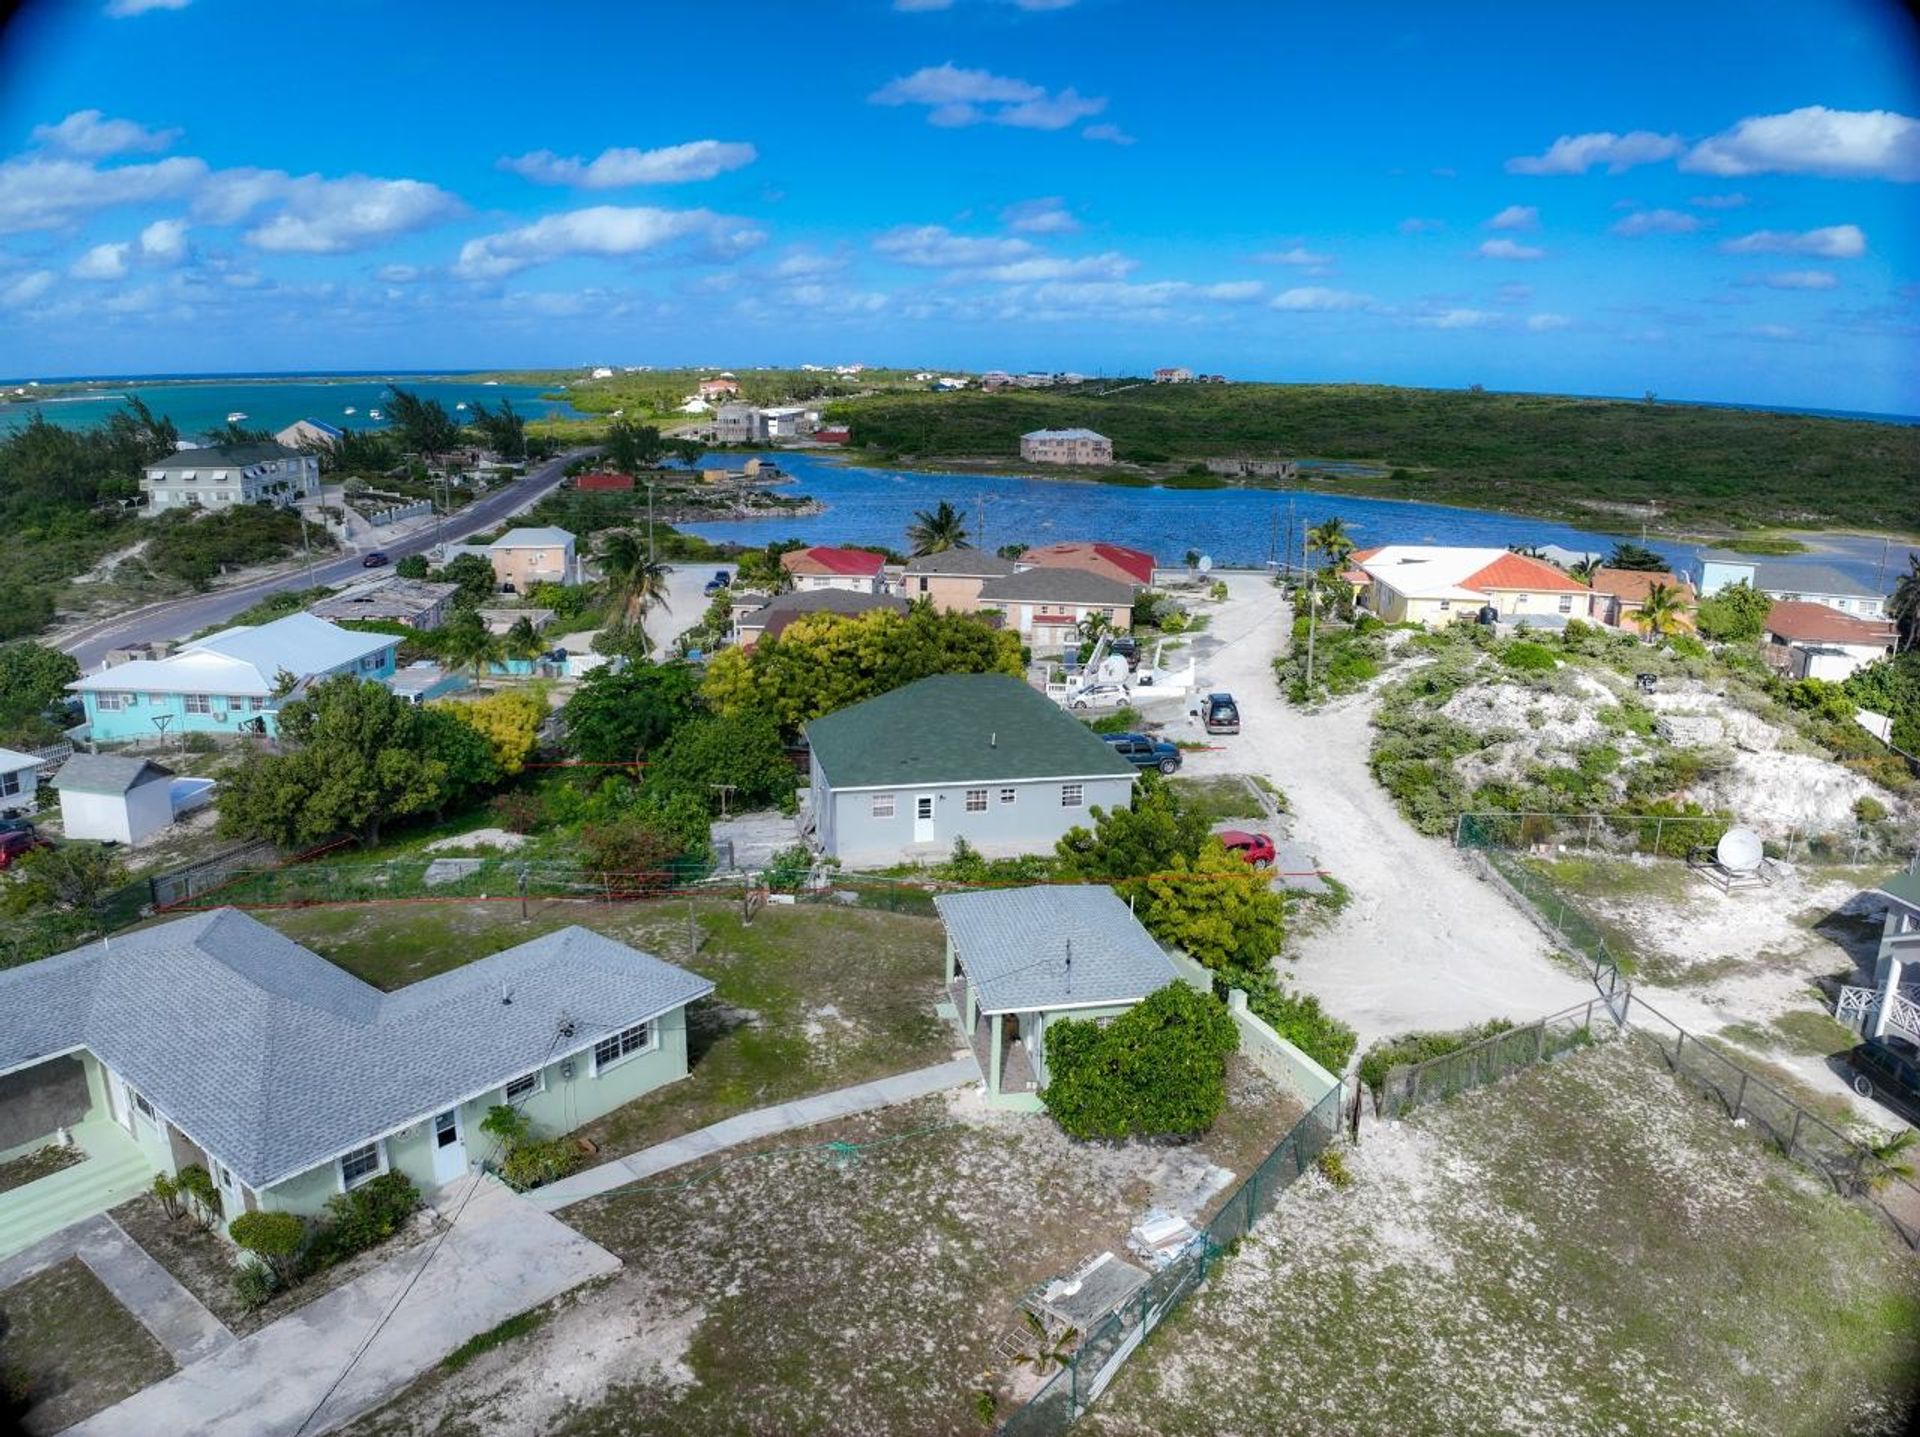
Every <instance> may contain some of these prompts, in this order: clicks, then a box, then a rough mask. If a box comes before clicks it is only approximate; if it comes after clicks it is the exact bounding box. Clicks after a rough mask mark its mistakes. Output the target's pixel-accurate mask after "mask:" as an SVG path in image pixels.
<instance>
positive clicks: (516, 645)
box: [500, 614, 547, 659]
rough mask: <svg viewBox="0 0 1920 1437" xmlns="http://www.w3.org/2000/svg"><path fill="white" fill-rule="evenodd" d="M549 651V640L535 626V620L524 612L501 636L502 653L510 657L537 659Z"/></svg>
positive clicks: (503, 655) (502, 655)
mask: <svg viewBox="0 0 1920 1437" xmlns="http://www.w3.org/2000/svg"><path fill="white" fill-rule="evenodd" d="M546 651H547V642H546V640H545V639H543V638H541V637H540V635H539V632H538V631H537V630H535V628H534V627H533V620H532V619H531V618H530V617H529V616H527V615H526V614H522V615H521V616H520V617H519V618H517V619H515V620H514V621H513V627H512V628H510V629H508V630H507V631H506V633H504V634H502V635H501V636H500V655H501V657H502V658H508V659H537V658H539V657H540V655H542V654H544V653H545V652H546Z"/></svg>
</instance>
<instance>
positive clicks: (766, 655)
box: [702, 604, 1025, 733]
mask: <svg viewBox="0 0 1920 1437" xmlns="http://www.w3.org/2000/svg"><path fill="white" fill-rule="evenodd" d="M1024 672H1025V669H1024V666H1023V665H1022V662H1021V658H1020V639H1019V636H1018V635H1017V634H1013V633H1009V632H1008V631H1006V630H1004V629H994V628H990V627H988V626H987V625H986V624H984V623H982V622H981V621H980V620H979V619H978V618H977V617H975V616H974V615H972V614H945V613H939V612H937V611H935V610H934V609H933V608H932V606H931V605H926V604H916V605H915V606H914V607H913V608H912V609H911V610H910V611H908V612H907V613H906V614H904V615H903V614H897V613H893V612H891V611H888V610H877V611H875V612H873V613H869V614H858V615H851V614H803V615H802V616H801V617H799V618H798V619H795V620H794V621H793V622H792V623H791V624H788V625H787V627H786V628H785V629H784V630H782V631H781V633H780V634H779V635H778V636H777V637H775V638H762V639H761V640H760V641H759V642H758V643H757V644H755V645H754V646H753V649H752V650H751V652H748V651H744V650H740V649H724V650H722V651H721V652H720V653H718V654H715V655H714V656H713V659H712V661H711V662H710V663H709V664H708V665H707V677H706V682H705V683H704V685H703V686H702V692H703V693H704V694H705V695H706V698H707V702H708V703H709V704H711V705H712V706H713V708H714V710H715V711H716V712H718V713H721V714H724V715H726V716H728V717H733V716H736V715H740V714H745V713H753V712H759V713H764V714H767V715H769V716H770V717H771V718H772V719H773V720H774V721H775V722H776V723H777V724H778V725H779V726H780V728H781V729H782V731H784V732H789V733H791V732H794V731H796V730H797V729H798V728H799V727H800V725H802V724H804V723H805V722H806V721H807V720H809V719H813V718H818V717H819V716H820V715H821V714H825V713H832V712H833V711H834V710H835V709H841V708H845V707H846V706H847V705H848V704H853V703H859V702H860V701H861V700H863V699H870V698H872V697H873V696H874V695H876V694H884V693H889V692H891V691H892V690H894V689H897V688H899V687H901V686H902V685H904V684H910V683H912V682H913V681H914V680H915V679H923V678H926V677H928V676H930V675H932V674H987V673H1000V674H1011V675H1013V676H1014V677H1016V678H1017V677H1019V676H1020V675H1021V674H1022V673H1024Z"/></svg>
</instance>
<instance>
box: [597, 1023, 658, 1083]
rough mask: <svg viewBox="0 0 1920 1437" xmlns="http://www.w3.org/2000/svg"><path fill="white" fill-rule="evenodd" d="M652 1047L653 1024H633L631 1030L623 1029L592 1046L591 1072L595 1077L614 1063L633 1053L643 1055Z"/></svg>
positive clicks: (629, 1056)
mask: <svg viewBox="0 0 1920 1437" xmlns="http://www.w3.org/2000/svg"><path fill="white" fill-rule="evenodd" d="M652 1046H653V1024H651V1023H635V1024H634V1025H633V1026H632V1027H631V1028H623V1029H621V1031H619V1032H618V1033H615V1034H614V1035H613V1036H612V1037H611V1038H602V1039H601V1040H600V1041H599V1042H597V1043H595V1044H594V1045H593V1071H594V1075H595V1076H596V1077H597V1076H598V1075H599V1074H601V1073H603V1072H605V1071H606V1070H607V1069H608V1068H610V1067H612V1066H613V1065H614V1064H615V1063H618V1062H620V1061H621V1060H622V1059H624V1058H631V1057H632V1056H633V1055H634V1054H635V1053H644V1052H646V1051H647V1049H649V1048H651V1047H652Z"/></svg>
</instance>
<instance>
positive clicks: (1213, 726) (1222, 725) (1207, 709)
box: [1200, 694, 1240, 733]
mask: <svg viewBox="0 0 1920 1437" xmlns="http://www.w3.org/2000/svg"><path fill="white" fill-rule="evenodd" d="M1200 726H1201V727H1202V728H1204V729H1205V730H1206V731H1207V732H1208V733H1239V732H1240V705H1238V704H1236V703H1235V702H1234V701H1233V695H1232V694H1208V695H1207V696H1206V697H1205V698H1204V699H1202V700H1200Z"/></svg>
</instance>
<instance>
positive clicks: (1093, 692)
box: [1067, 683, 1133, 709]
mask: <svg viewBox="0 0 1920 1437" xmlns="http://www.w3.org/2000/svg"><path fill="white" fill-rule="evenodd" d="M1132 697H1133V695H1132V694H1130V693H1128V692H1127V686H1126V685H1125V684H1115V683H1101V684H1088V685H1087V686H1086V687H1085V688H1083V689H1081V690H1079V691H1078V692H1077V693H1075V694H1074V696H1073V697H1072V698H1070V699H1068V700H1067V707H1068V708H1070V709H1092V708H1103V709H1108V708H1118V707H1120V705H1121V704H1123V703H1125V702H1126V701H1127V700H1128V699H1130V698H1132Z"/></svg>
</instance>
